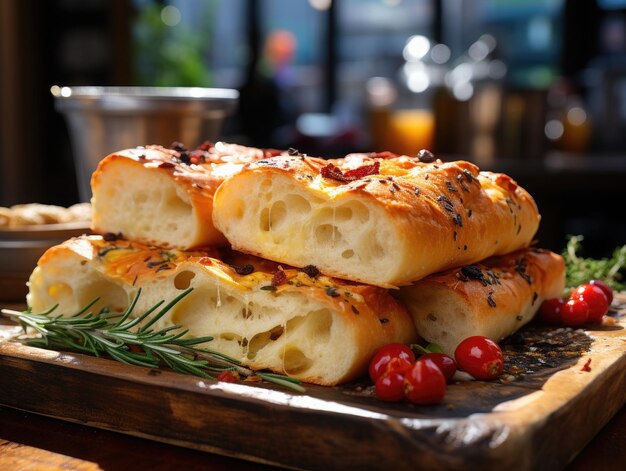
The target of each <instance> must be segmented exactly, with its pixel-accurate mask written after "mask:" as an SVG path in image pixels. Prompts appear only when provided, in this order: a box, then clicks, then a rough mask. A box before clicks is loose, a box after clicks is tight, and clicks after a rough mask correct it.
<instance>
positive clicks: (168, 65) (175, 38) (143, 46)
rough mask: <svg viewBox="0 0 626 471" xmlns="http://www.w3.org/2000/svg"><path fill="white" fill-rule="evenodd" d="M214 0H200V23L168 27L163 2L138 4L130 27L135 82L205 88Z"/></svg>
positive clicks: (209, 79) (209, 80)
mask: <svg viewBox="0 0 626 471" xmlns="http://www.w3.org/2000/svg"><path fill="white" fill-rule="evenodd" d="M212 3H213V2H202V5H203V6H202V9H203V10H202V13H201V14H200V15H198V18H197V19H199V21H200V25H199V27H193V26H192V25H190V24H189V23H186V22H185V21H180V22H178V23H177V24H176V25H173V26H169V25H167V24H166V23H165V21H164V20H163V13H162V12H163V11H164V8H166V5H165V4H164V3H162V2H158V1H152V2H149V3H147V4H144V5H143V6H141V7H140V11H139V15H138V17H137V19H136V21H135V24H134V27H133V41H134V44H133V50H134V55H135V61H134V66H135V70H134V81H135V84H136V85H141V86H161V87H207V86H211V85H212V84H213V78H212V75H211V73H210V71H209V70H208V69H207V66H206V64H205V57H206V56H207V54H208V52H209V51H210V47H211V43H210V35H209V34H207V33H208V32H209V31H210V30H211V24H212V20H213V18H214V15H213V7H212Z"/></svg>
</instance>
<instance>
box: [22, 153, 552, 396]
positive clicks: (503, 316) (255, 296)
mask: <svg viewBox="0 0 626 471" xmlns="http://www.w3.org/2000/svg"><path fill="white" fill-rule="evenodd" d="M92 190H93V194H94V198H93V210H94V211H93V212H94V216H93V228H94V230H95V231H96V232H99V233H101V234H104V237H102V236H91V237H82V238H79V239H74V240H70V241H68V242H66V243H64V244H62V245H60V246H57V247H55V248H53V249H51V250H50V251H48V252H47V253H46V254H45V255H44V256H43V257H42V259H41V260H40V261H39V264H38V267H37V268H36V269H35V271H34V272H33V275H32V276H31V280H30V293H29V295H28V302H29V305H30V306H31V307H32V308H33V309H36V310H38V309H44V308H47V307H50V306H51V305H53V304H57V303H58V304H60V305H61V308H62V309H63V310H64V311H65V312H68V313H70V312H72V311H73V310H76V309H77V308H78V307H79V306H80V305H81V304H84V303H86V302H88V301H89V300H90V299H92V298H94V297H95V296H100V297H101V301H100V303H101V304H102V305H106V306H108V307H109V308H110V309H115V310H120V311H121V310H123V309H125V308H126V307H127V306H128V303H129V302H130V300H131V299H132V297H133V296H134V294H135V293H136V292H137V290H138V288H139V287H141V288H142V296H141V298H142V299H140V306H139V307H144V308H146V307H148V306H150V305H152V304H154V303H155V302H157V301H159V300H161V299H168V298H170V299H171V298H173V297H175V296H176V295H177V294H178V293H179V292H180V291H181V290H185V289H187V288H189V287H193V288H194V290H193V292H192V293H191V294H190V295H189V296H187V297H186V298H185V299H183V301H181V302H180V303H179V304H178V305H176V306H175V308H174V309H173V310H172V311H171V312H170V313H169V314H168V316H166V317H164V318H163V319H161V321H160V322H161V325H162V326H168V325H173V324H179V323H182V324H185V326H186V327H188V328H189V329H190V332H191V334H192V335H194V336H212V337H214V340H213V341H212V342H213V345H212V348H214V349H217V350H221V351H223V352H224V353H226V354H229V355H231V356H233V357H235V358H237V359H238V360H240V361H241V362H242V363H243V364H245V365H249V366H251V367H253V368H269V369H271V370H273V371H276V372H279V373H285V374H289V375H292V376H294V377H297V378H300V379H302V380H304V381H308V382H314V383H318V384H326V385H332V384H337V383H340V382H344V381H347V380H350V379H353V378H356V377H357V376H359V375H360V374H362V373H363V372H364V371H365V369H366V366H367V362H368V361H369V358H370V357H371V355H372V354H373V352H374V351H375V350H376V349H377V348H378V347H380V346H381V345H383V344H386V343H391V342H401V343H410V342H414V341H416V340H417V339H418V334H419V335H421V336H422V337H423V338H424V339H426V340H428V341H430V342H436V343H439V344H440V345H441V346H442V347H443V348H444V350H445V351H447V352H449V353H451V352H453V350H454V348H455V347H456V345H457V344H458V343H459V342H460V341H461V340H462V339H463V338H465V337H468V336H470V335H486V336H489V337H491V338H493V339H495V340H500V339H501V338H503V337H504V336H506V335H509V334H511V333H512V332H514V331H515V330H516V329H518V328H519V327H521V326H522V325H524V324H525V323H526V322H528V321H529V320H530V319H531V318H532V316H533V315H534V313H535V312H536V310H537V309H538V307H539V305H540V304H541V302H542V300H543V299H546V298H550V297H554V296H557V295H559V294H560V292H561V291H562V289H563V278H564V268H563V261H562V259H561V258H560V257H559V256H557V255H555V254H552V253H550V252H547V251H542V250H538V249H530V248H529V246H530V243H531V241H532V238H533V236H534V234H535V232H536V230H537V227H538V225H539V220H540V217H539V214H538V211H537V207H536V205H535V203H534V201H533V199H532V197H531V196H530V195H529V194H528V193H527V192H526V191H525V190H523V189H522V188H521V187H519V186H518V185H517V184H516V183H515V182H514V181H513V180H512V179H511V178H509V177H507V176H506V175H502V174H493V173H489V172H480V171H479V170H478V168H477V167H476V166H474V165H472V164H470V163H468V162H451V163H445V164H444V163H442V162H441V161H434V162H430V163H425V162H421V161H420V159H418V158H411V157H406V156H395V155H393V154H354V155H350V156H347V157H346V158H343V159H336V160H330V161H329V160H322V159H317V158H311V157H308V156H306V155H301V154H299V153H297V152H290V153H279V152H276V151H262V150H259V149H251V148H244V147H241V146H234V145H227V144H223V143H218V144H216V145H204V146H202V147H201V148H199V149H196V150H195V151H191V152H189V151H187V150H185V149H182V148H174V149H164V148H161V147H157V146H150V147H146V148H138V149H133V150H126V151H121V152H118V153H115V154H113V155H110V156H108V157H106V158H105V159H104V160H103V161H102V162H101V164H100V166H99V168H98V169H97V170H96V172H95V173H94V176H93V179H92ZM224 245H225V246H226V247H225V248H222V249H220V250H219V251H218V250H217V249H215V247H218V246H224ZM210 247H213V249H211V248H210ZM231 247H232V248H234V249H236V250H238V251H239V252H233V251H232V250H230V249H231ZM210 250H212V251H210ZM243 253H245V254H249V255H244V254H243ZM257 257H260V258H257ZM490 257H491V258H490ZM396 288H399V289H396Z"/></svg>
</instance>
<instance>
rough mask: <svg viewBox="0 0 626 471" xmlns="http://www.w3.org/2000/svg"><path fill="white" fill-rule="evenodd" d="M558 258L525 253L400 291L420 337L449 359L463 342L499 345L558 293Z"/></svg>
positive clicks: (561, 279) (561, 283)
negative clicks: (475, 339) (478, 340)
mask: <svg viewBox="0 0 626 471" xmlns="http://www.w3.org/2000/svg"><path fill="white" fill-rule="evenodd" d="M564 287H565V263H564V261H563V257H561V256H560V255H557V254H555V253H552V252H549V251H547V250H539V249H526V250H521V251H518V252H514V253H511V254H508V255H504V256H500V257H493V258H490V259H488V260H485V261H483V262H481V263H477V264H474V265H469V266H465V267H461V268H455V269H452V270H448V271H446V272H443V273H438V274H435V275H431V276H429V277H427V278H425V279H423V280H421V281H418V282H417V283H415V284H414V285H412V286H406V287H403V288H401V289H400V291H399V293H398V296H399V298H400V299H402V301H404V303H405V305H406V306H407V308H408V309H409V311H411V314H412V315H413V319H414V321H415V325H416V327H417V330H418V332H419V334H420V335H421V336H422V337H423V338H424V339H426V340H427V341H429V342H434V343H436V344H438V345H439V346H441V347H442V349H443V351H444V352H445V353H447V354H449V355H453V354H454V350H455V349H456V347H457V345H458V344H459V343H461V341H462V340H464V339H465V338H467V337H471V336H473V335H482V336H485V337H489V338H490V339H492V340H494V341H496V342H497V341H499V340H502V339H503V338H504V337H507V336H508V335H511V334H512V333H514V332H515V331H516V330H518V329H519V328H520V327H522V326H523V325H525V324H526V323H528V322H529V321H530V320H531V319H532V318H533V316H534V315H535V313H536V312H537V310H538V309H539V306H540V305H541V303H542V302H543V301H544V300H546V299H550V298H556V297H559V296H561V295H562V294H563V289H564Z"/></svg>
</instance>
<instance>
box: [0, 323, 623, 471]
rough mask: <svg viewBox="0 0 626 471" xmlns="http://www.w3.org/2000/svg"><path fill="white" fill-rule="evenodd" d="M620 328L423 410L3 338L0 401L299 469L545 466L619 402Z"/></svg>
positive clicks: (567, 453)
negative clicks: (534, 368)
mask: <svg viewBox="0 0 626 471" xmlns="http://www.w3.org/2000/svg"><path fill="white" fill-rule="evenodd" d="M624 332H625V331H624V319H623V318H622V319H621V320H620V323H619V324H618V325H617V326H616V327H614V328H610V329H609V328H604V329H602V328H601V329H596V330H594V331H592V332H590V335H591V336H592V337H593V338H594V341H593V343H592V345H591V348H590V350H589V351H588V352H587V353H586V354H585V355H584V356H582V357H573V358H571V360H569V362H567V363H566V364H563V365H561V366H559V367H555V368H548V369H545V370H543V371H538V372H536V373H533V374H531V375H528V377H526V378H523V379H520V380H518V381H514V382H512V383H509V384H502V383H500V382H468V383H462V384H453V385H451V386H450V387H449V388H448V392H447V394H446V399H445V402H444V404H442V405H439V406H430V407H415V406H411V405H409V404H405V403H400V404H386V403H382V402H380V401H377V400H375V399H373V398H372V397H371V395H370V394H368V392H369V390H368V389H367V388H365V389H363V388H362V387H361V388H360V387H359V386H358V385H354V384H353V385H348V386H346V387H341V388H324V387H315V386H309V387H307V393H305V394H294V393H291V392H288V391H284V390H280V389H277V388H274V387H269V386H263V385H250V384H241V383H240V384H230V383H214V382H211V381H202V380H199V379H197V378H193V377H187V376H181V375H178V374H175V373H172V372H169V371H153V370H147V369H143V368H139V367H133V366H128V365H123V364H119V363H116V362H113V361H110V360H107V359H99V358H91V357H86V356H83V355H78V354H71V353H59V352H54V351H47V350H41V349H36V348H32V347H27V346H23V345H21V344H16V343H10V342H4V343H0V378H3V380H2V381H0V403H2V404H5V405H7V406H9V407H14V408H18V409H23V410H28V411H32V412H36V413H39V414H45V415H48V416H52V417H59V418H63V419H64V420H70V421H73V422H76V423H80V424H84V425H89V426H93V427H98V428H103V429H108V430H113V431H118V432H122V433H126V434H130V435H135V436H139V437H145V438H149V439H152V440H158V441H163V442H166V443H170V444H176V445H182V446H186V447H190V448H195V449H199V450H204V451H211V452H215V453H219V454H223V455H227V456H233V457H238V458H244V459H248V460H253V461H256V462H261V463H268V464H274V465H280V466H286V467H292V468H299V469H325V468H326V469H328V468H329V467H330V468H336V467H341V468H342V469H352V468H365V469H372V467H378V468H387V469H389V468H391V467H393V469H416V468H420V469H434V468H439V469H440V468H447V469H468V468H481V469H495V468H498V469H502V468H511V469H555V468H561V467H563V466H564V465H565V464H567V463H568V462H569V461H571V460H572V458H573V457H574V456H575V455H576V453H578V452H579V451H580V450H581V449H582V448H583V447H584V446H585V444H586V443H587V442H588V441H589V440H590V439H591V438H592V437H593V436H594V435H595V434H596V432H597V431H598V430H599V429H600V428H601V427H603V426H604V425H605V423H606V422H607V421H608V420H609V419H610V418H611V417H612V416H613V415H614V414H615V412H616V411H617V410H619V409H620V408H621V407H622V405H623V404H624V402H625V399H626V334H625V333H624ZM588 359H591V360H592V361H591V364H590V366H591V371H583V370H582V366H583V365H584V364H585V362H586V361H587V360H588ZM6 379H10V380H6ZM564 431H566V432H567V433H564Z"/></svg>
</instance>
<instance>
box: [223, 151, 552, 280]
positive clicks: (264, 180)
mask: <svg viewBox="0 0 626 471" xmlns="http://www.w3.org/2000/svg"><path fill="white" fill-rule="evenodd" d="M539 220H540V216H539V213H538V210H537V206H536V204H535V202H534V200H533V199H532V197H531V196H530V195H529V194H528V192H526V191H525V190H524V189H523V188H521V187H520V186H518V185H517V183H516V182H515V181H514V180H513V179H511V178H510V177H508V176H507V175H504V174H498V173H491V172H480V171H479V169H478V167H476V166H475V165H473V164H471V163H469V162H464V161H457V162H449V163H443V162H441V161H439V160H437V161H435V162H432V163H424V162H420V161H419V160H418V159H417V158H411V157H407V156H395V155H393V154H389V153H383V154H352V155H349V156H347V157H346V158H344V159H337V160H330V161H325V160H322V159H317V158H310V157H306V156H304V155H299V156H285V155H281V156H277V157H274V158H271V159H262V160H259V161H256V162H254V163H251V164H249V165H247V166H246V167H245V168H243V169H242V170H241V171H240V172H239V173H237V174H235V175H232V176H231V177H229V178H228V179H226V181H225V182H224V183H223V184H222V185H221V186H220V187H219V188H218V190H217V192H216V195H215V199H214V212H213V222H214V224H215V226H216V228H217V229H219V230H220V231H221V232H222V233H223V234H224V235H225V236H226V238H227V239H228V241H229V242H230V243H231V244H232V246H233V247H234V248H235V249H237V250H241V251H244V252H248V253H251V254H254V255H258V256H261V257H265V258H269V259H272V260H275V261H278V262H283V263H288V264H290V265H295V266H305V265H308V264H314V265H316V266H317V267H318V268H320V270H322V272H324V273H326V274H328V275H332V276H336V277H340V278H345V279H350V280H355V281H359V282H365V283H370V284H374V285H378V286H381V287H392V286H401V285H406V284H410V283H411V282H413V281H416V280H419V279H421V278H423V277H425V276H427V275H429V274H431V273H434V272H437V271H441V270H445V269H447V268H451V267H454V266H459V265H464V264H468V263H474V262H477V261H479V260H482V259H485V258H487V257H490V256H492V255H497V254H505V253H509V252H512V251H514V250H518V249H520V248H523V247H527V246H529V244H530V242H531V241H532V239H533V236H534V234H535V232H536V231H537V228H538V226H539Z"/></svg>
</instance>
